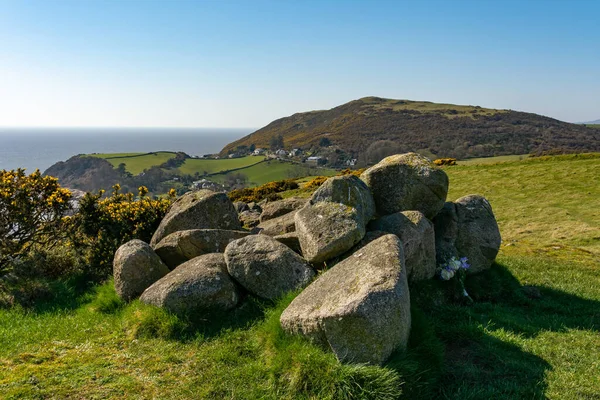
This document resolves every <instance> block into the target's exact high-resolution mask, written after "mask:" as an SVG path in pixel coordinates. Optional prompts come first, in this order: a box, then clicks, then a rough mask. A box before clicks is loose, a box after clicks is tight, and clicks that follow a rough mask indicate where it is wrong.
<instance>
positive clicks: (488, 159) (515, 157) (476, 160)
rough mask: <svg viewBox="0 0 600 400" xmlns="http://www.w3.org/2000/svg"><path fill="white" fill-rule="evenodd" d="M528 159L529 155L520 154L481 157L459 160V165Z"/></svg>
mask: <svg viewBox="0 0 600 400" xmlns="http://www.w3.org/2000/svg"><path fill="white" fill-rule="evenodd" d="M527 157H529V154H520V155H512V156H498V157H481V158H469V159H467V160H459V161H458V164H459V165H475V164H497V163H501V162H507V161H522V160H525V159H526V158H527ZM432 160H433V158H432Z"/></svg>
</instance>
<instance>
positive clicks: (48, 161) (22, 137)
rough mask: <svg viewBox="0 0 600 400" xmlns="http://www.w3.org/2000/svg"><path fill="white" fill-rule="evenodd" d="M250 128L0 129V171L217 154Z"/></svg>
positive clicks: (245, 133)
mask: <svg viewBox="0 0 600 400" xmlns="http://www.w3.org/2000/svg"><path fill="white" fill-rule="evenodd" d="M254 130H255V129H253V128H6V127H5V128H0V140H1V143H2V146H1V147H0V170H2V169H5V170H11V169H17V168H25V169H26V170H27V172H28V173H31V172H33V171H34V170H35V169H39V170H40V171H42V172H44V171H45V170H46V169H48V167H50V166H51V165H53V164H55V163H57V162H59V161H66V160H67V159H69V158H71V157H72V156H75V155H77V154H91V153H133V152H139V153H147V152H152V151H183V152H185V153H187V154H189V155H190V156H199V155H203V154H211V153H216V152H219V151H220V150H221V149H222V148H223V147H224V146H225V145H226V144H228V143H230V142H232V141H234V140H236V139H239V138H241V137H243V136H245V135H247V134H249V133H251V132H253V131H254Z"/></svg>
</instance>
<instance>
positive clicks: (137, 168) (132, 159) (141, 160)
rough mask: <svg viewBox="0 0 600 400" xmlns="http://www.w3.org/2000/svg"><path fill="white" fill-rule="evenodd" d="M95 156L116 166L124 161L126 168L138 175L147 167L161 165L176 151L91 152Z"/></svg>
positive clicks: (173, 155)
mask: <svg viewBox="0 0 600 400" xmlns="http://www.w3.org/2000/svg"><path fill="white" fill-rule="evenodd" d="M91 156H93V157H99V158H104V159H105V160H106V161H108V162H109V163H111V164H112V165H113V166H114V167H115V168H116V167H118V166H119V164H121V163H124V164H125V169H126V170H127V171H129V172H131V173H132V174H133V175H138V174H139V173H140V172H142V171H144V170H145V169H148V168H151V167H154V166H159V165H161V164H163V163H165V162H167V161H168V160H169V159H171V158H173V157H175V153H173V152H170V151H157V152H154V153H112V154H111V153H107V154H91Z"/></svg>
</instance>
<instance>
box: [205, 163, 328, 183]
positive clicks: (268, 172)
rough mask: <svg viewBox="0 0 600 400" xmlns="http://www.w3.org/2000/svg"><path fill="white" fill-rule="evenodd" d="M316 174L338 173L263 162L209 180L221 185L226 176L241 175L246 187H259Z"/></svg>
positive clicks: (297, 165)
mask: <svg viewBox="0 0 600 400" xmlns="http://www.w3.org/2000/svg"><path fill="white" fill-rule="evenodd" d="M315 172H318V173H319V174H321V175H324V176H333V175H335V174H337V173H338V171H336V170H334V169H330V168H318V169H317V168H314V167H313V168H310V169H308V168H307V167H306V166H305V165H303V164H298V163H292V162H287V161H279V160H271V161H265V162H262V163H260V164H257V165H253V166H250V167H248V168H244V169H241V170H239V171H232V172H229V173H227V174H223V175H213V176H211V177H210V179H211V180H213V181H216V182H219V183H222V182H224V181H225V179H226V178H227V176H228V175H231V174H243V175H245V176H246V177H247V178H248V186H259V185H262V184H265V183H268V182H272V181H280V180H283V179H289V178H297V177H302V176H305V175H306V174H314V173H315Z"/></svg>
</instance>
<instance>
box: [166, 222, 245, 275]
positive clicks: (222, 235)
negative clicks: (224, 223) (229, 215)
mask: <svg viewBox="0 0 600 400" xmlns="http://www.w3.org/2000/svg"><path fill="white" fill-rule="evenodd" d="M248 235H249V233H248V232H245V231H229V230H225V229H189V230H185V231H178V232H174V233H171V234H170V235H168V236H167V237H165V238H164V239H163V240H161V241H160V242H159V243H158V244H157V245H156V246H155V247H154V251H155V252H156V254H158V256H159V257H160V258H161V259H162V260H163V262H164V263H165V264H167V266H168V267H169V268H171V269H175V267H177V266H178V265H179V264H181V263H184V262H186V261H188V260H191V259H192V258H195V257H198V256H200V255H202V254H208V253H222V252H224V251H225V247H227V245H228V244H229V243H230V242H231V241H233V240H235V239H240V238H243V237H244V236H248Z"/></svg>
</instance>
